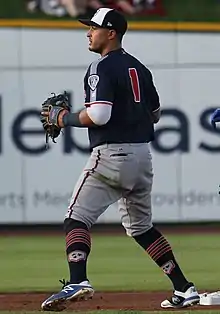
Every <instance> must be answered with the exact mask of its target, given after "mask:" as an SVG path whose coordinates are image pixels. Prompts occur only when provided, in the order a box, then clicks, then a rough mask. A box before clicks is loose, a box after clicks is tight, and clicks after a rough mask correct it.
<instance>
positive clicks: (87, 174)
mask: <svg viewBox="0 0 220 314" xmlns="http://www.w3.org/2000/svg"><path fill="white" fill-rule="evenodd" d="M100 156H101V152H100V150H98V153H97V157H96V161H95V165H94V167H93V168H91V169H88V171H87V172H86V174H85V177H84V178H83V180H82V183H81V184H80V186H79V188H78V191H77V192H76V195H75V197H74V200H73V202H72V204H70V207H69V209H70V213H69V218H71V215H72V213H73V206H74V205H75V204H76V201H77V198H78V197H79V193H80V192H81V190H82V188H83V185H84V184H85V182H86V180H87V179H88V177H89V176H90V175H91V173H94V171H95V169H96V168H97V167H98V164H99V161H100Z"/></svg>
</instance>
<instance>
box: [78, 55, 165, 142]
mask: <svg viewBox="0 0 220 314" xmlns="http://www.w3.org/2000/svg"><path fill="white" fill-rule="evenodd" d="M84 89H85V105H86V106H92V105H93V104H94V103H106V104H108V105H110V106H112V114H111V118H110V120H109V121H108V122H107V123H106V124H105V125H102V126H96V127H90V128H88V133H89V140H90V147H91V148H94V147H96V146H98V145H101V144H107V143H144V142H150V141H152V140H153V139H154V125H153V122H152V112H153V111H155V110H157V109H158V108H159V107H160V103H159V96H158V93H157V91H156V89H155V86H154V84H153V80H152V75H151V72H150V71H149V70H148V69H147V68H146V67H145V66H144V65H143V64H142V63H141V62H140V61H138V60H137V59H136V58H134V57H133V56H131V55H130V54H128V53H126V52H125V51H124V50H123V49H119V50H114V51H111V52H109V53H108V54H107V55H106V56H104V57H102V58H100V59H98V60H97V61H95V62H93V63H92V64H91V65H90V66H89V68H88V71H87V73H86V75H85V78H84Z"/></svg>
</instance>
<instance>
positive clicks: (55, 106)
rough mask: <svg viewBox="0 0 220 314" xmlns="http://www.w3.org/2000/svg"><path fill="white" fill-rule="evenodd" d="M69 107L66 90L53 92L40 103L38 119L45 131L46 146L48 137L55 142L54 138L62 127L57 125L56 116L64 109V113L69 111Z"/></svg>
mask: <svg viewBox="0 0 220 314" xmlns="http://www.w3.org/2000/svg"><path fill="white" fill-rule="evenodd" d="M70 107H71V105H70V104H69V100H68V95H67V93H66V92H64V93H63V94H59V95H56V94H53V96H52V97H49V98H47V99H46V100H45V101H44V103H43V104H42V110H41V114H40V121H41V123H42V124H43V128H44V130H45V133H46V145H47V146H48V140H49V138H51V139H52V141H53V143H56V142H55V138H57V137H58V136H59V135H60V132H61V129H62V127H61V126H60V125H59V120H58V117H59V115H60V113H61V112H63V111H64V110H65V112H66V113H68V112H70ZM63 113H64V112H63Z"/></svg>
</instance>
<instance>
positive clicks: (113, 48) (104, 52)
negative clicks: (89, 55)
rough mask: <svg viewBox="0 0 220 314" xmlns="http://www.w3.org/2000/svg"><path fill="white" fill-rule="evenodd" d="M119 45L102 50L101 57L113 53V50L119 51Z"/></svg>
mask: <svg viewBox="0 0 220 314" xmlns="http://www.w3.org/2000/svg"><path fill="white" fill-rule="evenodd" d="M121 48H122V47H121V45H120V44H118V45H114V46H109V47H106V48H105V49H103V51H102V52H101V56H102V57H104V56H106V55H107V54H108V53H109V52H111V51H114V50H118V49H121Z"/></svg>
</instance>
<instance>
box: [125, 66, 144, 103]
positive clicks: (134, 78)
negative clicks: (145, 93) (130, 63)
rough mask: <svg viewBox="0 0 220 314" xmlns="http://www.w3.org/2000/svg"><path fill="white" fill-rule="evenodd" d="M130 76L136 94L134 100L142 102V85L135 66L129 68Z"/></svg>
mask: <svg viewBox="0 0 220 314" xmlns="http://www.w3.org/2000/svg"><path fill="white" fill-rule="evenodd" d="M128 71H129V76H130V80H131V87H132V91H133V95H134V101H135V102H140V101H141V93H140V85H139V78H138V74H137V70H136V69H135V68H129V69H128Z"/></svg>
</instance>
